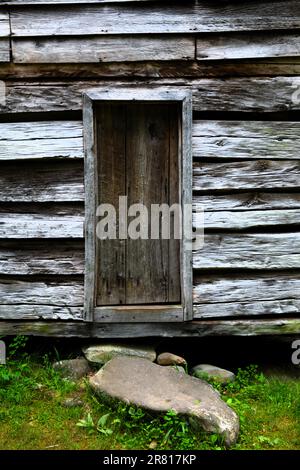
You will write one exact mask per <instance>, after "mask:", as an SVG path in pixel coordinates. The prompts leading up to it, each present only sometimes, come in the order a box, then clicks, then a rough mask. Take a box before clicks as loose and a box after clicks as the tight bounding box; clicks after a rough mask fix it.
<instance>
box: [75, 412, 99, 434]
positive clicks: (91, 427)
mask: <svg viewBox="0 0 300 470" xmlns="http://www.w3.org/2000/svg"><path fill="white" fill-rule="evenodd" d="M76 426H78V427H80V428H85V429H86V430H87V431H88V433H89V434H91V433H93V432H94V431H95V423H94V420H93V418H92V415H91V413H88V414H87V415H86V417H85V418H83V419H80V420H79V421H78V423H76Z"/></svg>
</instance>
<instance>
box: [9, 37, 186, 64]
mask: <svg viewBox="0 0 300 470" xmlns="http://www.w3.org/2000/svg"><path fill="white" fill-rule="evenodd" d="M12 58H13V62H15V63H16V64H20V63H29V64H34V63H39V64H42V63H64V64H65V63H97V62H134V61H148V60H193V59H194V58H195V40H194V38H192V37H182V36H179V37H174V36H172V37H166V36H164V37H155V36H154V37H153V36H151V37H150V36H148V37H143V36H142V37H140V36H139V37H120V36H118V37H114V36H110V37H107V36H105V37H98V38H71V39H64V40H62V39H58V40H57V39H53V38H47V39H39V40H36V39H22V40H20V39H19V40H18V39H16V40H13V41H12Z"/></svg>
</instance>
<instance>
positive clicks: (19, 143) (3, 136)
mask: <svg viewBox="0 0 300 470" xmlns="http://www.w3.org/2000/svg"><path fill="white" fill-rule="evenodd" d="M0 144H1V145H0V160H12V159H13V160H18V159H19V160H23V159H41V158H74V159H75V158H83V143H82V123H81V122H80V121H74V122H73V121H45V122H43V121H42V122H22V123H0Z"/></svg>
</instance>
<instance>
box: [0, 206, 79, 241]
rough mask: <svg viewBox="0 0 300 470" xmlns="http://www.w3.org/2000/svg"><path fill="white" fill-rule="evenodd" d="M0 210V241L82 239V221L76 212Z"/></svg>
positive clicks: (52, 209) (56, 209) (41, 209)
mask: <svg viewBox="0 0 300 470" xmlns="http://www.w3.org/2000/svg"><path fill="white" fill-rule="evenodd" d="M10 210H11V212H9V209H6V210H5V211H4V209H3V208H1V210H0V239H10V238H16V239H23V238H25V239H26V238H82V237H83V222H84V219H83V217H82V216H80V215H79V213H78V210H75V209H70V210H61V209H60V207H56V208H55V207H53V206H51V209H47V208H39V207H37V208H35V209H34V210H33V209H30V208H28V209H26V208H25V212H24V207H23V208H22V211H20V209H19V208H15V209H14V210H13V209H10Z"/></svg>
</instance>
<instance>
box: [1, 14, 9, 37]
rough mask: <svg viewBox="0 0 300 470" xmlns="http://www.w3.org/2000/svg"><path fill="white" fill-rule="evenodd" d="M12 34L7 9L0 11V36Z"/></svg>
mask: <svg viewBox="0 0 300 470" xmlns="http://www.w3.org/2000/svg"><path fill="white" fill-rule="evenodd" d="M9 35H10V26H9V16H8V12H7V11H0V38H3V37H4V38H5V37H8V36H9Z"/></svg>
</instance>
